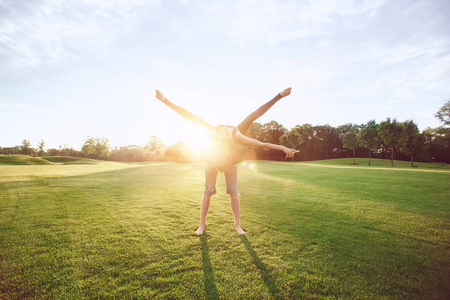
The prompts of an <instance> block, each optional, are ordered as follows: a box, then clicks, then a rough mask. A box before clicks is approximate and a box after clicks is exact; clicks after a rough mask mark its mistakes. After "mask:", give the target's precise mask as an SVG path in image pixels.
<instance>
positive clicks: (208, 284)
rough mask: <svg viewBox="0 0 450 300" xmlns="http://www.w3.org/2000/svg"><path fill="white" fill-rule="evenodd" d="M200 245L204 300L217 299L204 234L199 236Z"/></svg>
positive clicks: (206, 239)
mask: <svg viewBox="0 0 450 300" xmlns="http://www.w3.org/2000/svg"><path fill="white" fill-rule="evenodd" d="M200 243H201V245H202V264H203V278H204V281H205V295H206V299H219V295H218V294H217V289H216V283H215V281H214V272H213V268H212V266H211V260H210V259H209V247H208V236H207V235H206V233H204V234H202V235H201V236H200Z"/></svg>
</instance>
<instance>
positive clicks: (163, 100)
mask: <svg viewBox="0 0 450 300" xmlns="http://www.w3.org/2000/svg"><path fill="white" fill-rule="evenodd" d="M156 98H157V99H158V100H160V101H161V102H163V103H164V102H165V101H166V97H164V95H163V94H162V93H161V92H160V91H158V90H156Z"/></svg>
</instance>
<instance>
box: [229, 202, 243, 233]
mask: <svg viewBox="0 0 450 300" xmlns="http://www.w3.org/2000/svg"><path fill="white" fill-rule="evenodd" d="M230 206H231V211H232V212H233V216H234V228H235V229H236V231H237V233H238V234H240V235H242V234H245V231H244V230H243V229H242V228H241V221H240V217H239V195H230Z"/></svg>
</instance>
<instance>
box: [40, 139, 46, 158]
mask: <svg viewBox="0 0 450 300" xmlns="http://www.w3.org/2000/svg"><path fill="white" fill-rule="evenodd" d="M44 145H45V142H44V140H42V141H41V142H40V143H39V144H38V149H39V156H42V155H44Z"/></svg>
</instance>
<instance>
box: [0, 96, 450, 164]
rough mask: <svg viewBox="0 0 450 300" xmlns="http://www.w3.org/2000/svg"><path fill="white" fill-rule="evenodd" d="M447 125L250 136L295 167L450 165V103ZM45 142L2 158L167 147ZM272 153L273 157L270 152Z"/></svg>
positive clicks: (114, 156)
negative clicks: (292, 153)
mask: <svg viewBox="0 0 450 300" xmlns="http://www.w3.org/2000/svg"><path fill="white" fill-rule="evenodd" d="M435 117H436V118H438V119H439V120H440V121H441V122H442V123H443V125H442V126H439V127H437V128H426V129H425V130H423V131H422V132H419V129H418V127H417V125H416V124H415V123H414V122H413V121H411V120H408V121H405V122H398V121H397V120H396V119H390V118H387V119H386V120H385V121H382V122H380V123H379V124H377V123H376V122H375V120H370V121H369V122H367V123H365V124H344V125H341V126H338V127H333V126H330V125H316V126H313V125H311V124H303V125H296V126H295V127H293V128H291V129H290V130H288V129H286V128H285V127H284V126H283V125H281V124H280V123H278V122H277V121H270V122H267V123H265V124H261V123H258V122H254V123H253V124H252V126H251V127H250V128H249V130H248V131H247V133H246V134H247V135H248V136H249V137H252V138H255V139H257V140H260V141H262V142H269V143H274V144H281V145H284V146H287V147H289V148H294V149H298V150H300V153H299V154H297V155H296V157H295V158H294V159H295V160H296V161H310V160H321V159H333V158H348V157H353V159H354V163H355V158H356V157H367V158H368V159H369V160H368V162H369V165H370V159H371V158H383V159H390V160H391V164H392V165H393V161H394V159H395V160H410V161H411V166H413V162H414V161H420V162H443V163H450V126H449V125H450V99H449V100H448V101H446V103H445V104H444V105H443V106H442V107H441V109H440V110H439V111H438V112H437V113H436V114H435ZM44 145H45V142H44V141H41V142H40V143H39V144H38V145H37V147H36V148H33V147H32V146H31V143H30V142H29V141H28V140H24V141H23V142H22V145H19V146H15V147H10V148H2V147H0V154H6V155H8V154H24V155H31V156H43V155H49V156H55V155H60V156H75V157H87V158H92V159H102V160H112V161H129V162H132V161H136V162H140V161H147V160H149V155H148V153H149V152H150V151H153V150H156V149H159V148H162V147H164V144H163V143H162V142H161V141H160V140H159V139H158V138H156V137H155V136H151V137H150V139H149V141H148V142H147V144H145V145H143V146H137V145H130V146H121V147H114V148H111V147H110V146H109V141H108V139H105V138H99V137H87V139H86V140H84V143H83V146H82V148H81V151H78V150H74V149H73V148H72V147H69V146H67V145H64V146H60V147H59V149H54V148H52V149H47V150H44ZM268 153H271V155H273V154H272V152H268ZM261 159H271V160H282V159H284V157H283V154H282V153H281V152H280V155H278V156H268V157H261Z"/></svg>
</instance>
